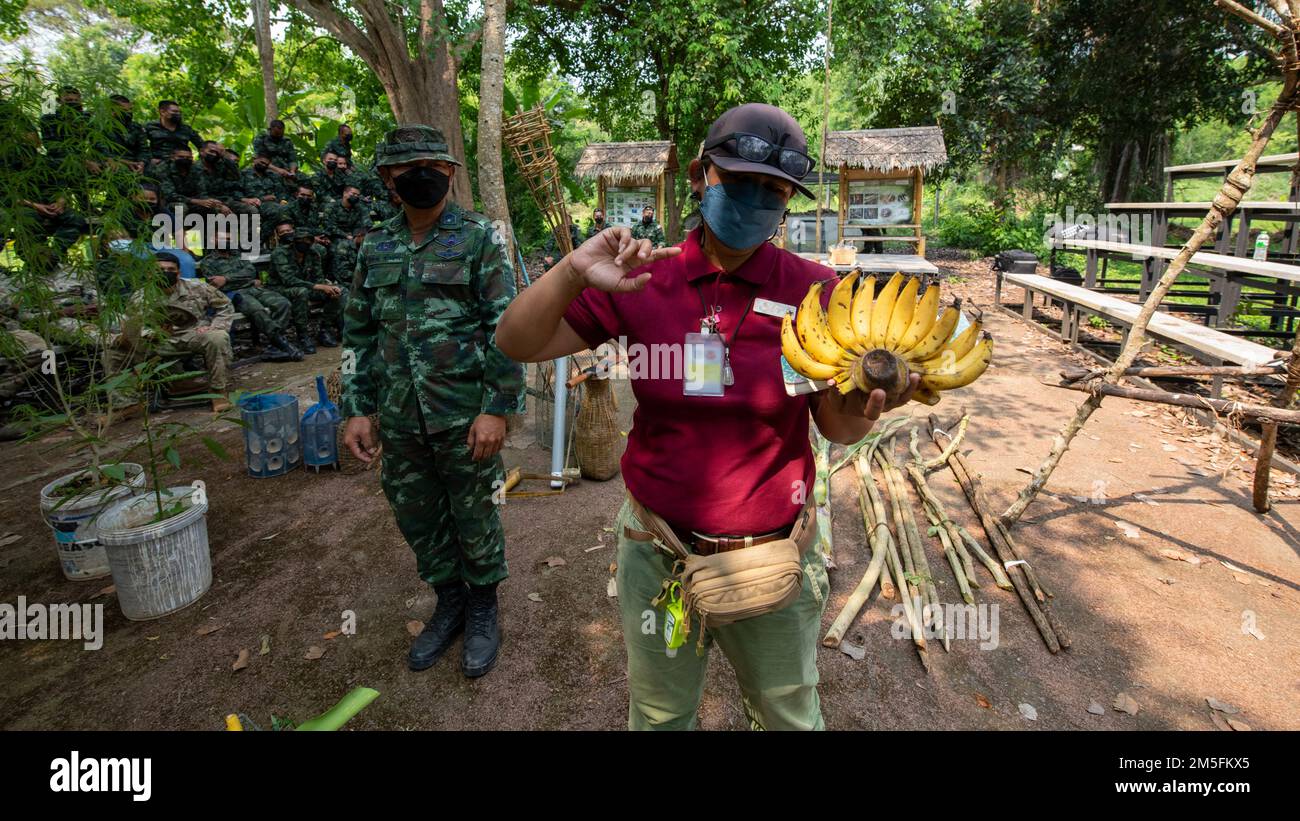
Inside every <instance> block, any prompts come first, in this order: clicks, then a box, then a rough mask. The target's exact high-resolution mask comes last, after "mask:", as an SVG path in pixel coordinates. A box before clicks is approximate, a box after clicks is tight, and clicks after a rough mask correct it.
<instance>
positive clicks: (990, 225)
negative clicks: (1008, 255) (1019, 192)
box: [939, 203, 1045, 256]
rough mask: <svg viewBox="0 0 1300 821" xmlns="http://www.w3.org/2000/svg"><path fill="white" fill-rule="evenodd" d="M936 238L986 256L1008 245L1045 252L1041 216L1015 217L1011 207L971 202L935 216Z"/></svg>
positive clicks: (1037, 252) (952, 245)
mask: <svg viewBox="0 0 1300 821" xmlns="http://www.w3.org/2000/svg"><path fill="white" fill-rule="evenodd" d="M939 240H940V242H942V243H943V244H944V245H946V246H951V247H953V248H966V249H969V250H972V251H978V252H979V253H980V254H981V255H983V256H990V255H992V254H996V253H998V252H1000V251H1005V250H1008V249H1011V248H1020V249H1023V250H1026V251H1032V252H1033V253H1036V254H1038V255H1040V256H1041V255H1042V254H1043V253H1045V246H1044V243H1043V220H1042V218H1041V217H1035V216H1028V217H1018V216H1016V214H1015V210H1014V209H1010V208H1008V209H1002V208H996V207H994V206H992V205H986V204H979V203H976V204H972V205H970V206H969V207H967V208H964V209H961V210H958V211H955V212H953V213H949V214H948V215H947V216H945V217H943V218H941V219H940V220H939Z"/></svg>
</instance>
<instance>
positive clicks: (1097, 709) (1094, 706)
mask: <svg viewBox="0 0 1300 821" xmlns="http://www.w3.org/2000/svg"><path fill="white" fill-rule="evenodd" d="M1088 712H1090V713H1092V714H1093V715H1095V716H1104V715H1106V708H1105V707H1103V706H1101V705H1100V704H1098V703H1097V702H1095V701H1094V702H1093V703H1091V704H1089V705H1088Z"/></svg>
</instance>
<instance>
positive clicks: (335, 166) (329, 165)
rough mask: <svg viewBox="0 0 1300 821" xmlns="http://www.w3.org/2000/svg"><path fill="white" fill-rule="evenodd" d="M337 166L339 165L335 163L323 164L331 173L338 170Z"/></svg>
mask: <svg viewBox="0 0 1300 821" xmlns="http://www.w3.org/2000/svg"><path fill="white" fill-rule="evenodd" d="M338 165H339V164H338V163H336V162H326V163H325V167H326V168H328V169H330V170H331V171H333V170H334V169H335V168H338Z"/></svg>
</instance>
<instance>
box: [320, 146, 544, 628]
mask: <svg viewBox="0 0 1300 821" xmlns="http://www.w3.org/2000/svg"><path fill="white" fill-rule="evenodd" d="M379 151H380V152H382V153H381V155H380V157H379V162H380V163H381V164H396V163H399V162H403V161H409V160H411V159H423V158H428V159H435V160H446V161H448V162H453V163H456V162H457V161H456V160H455V159H454V158H452V157H451V155H450V154H448V153H447V147H446V141H445V140H444V139H443V137H442V134H441V133H440V132H438V131H437V130H435V129H432V128H429V127H427V126H403V127H400V128H398V129H396V130H394V131H393V132H390V134H389V135H388V139H387V140H386V143H385V144H384V145H382V146H380V149H379ZM457 164H458V163H457ZM444 202H446V203H447V204H446V206H445V208H444V211H443V213H442V216H441V217H440V219H439V222H438V225H437V227H436V228H435V229H433V230H430V231H429V232H428V233H427V234H426V235H425V236H424V237H423V238H422V239H421V241H420V242H419V243H416V242H414V241H413V239H412V237H411V231H410V229H409V228H408V226H407V224H406V215H405V214H404V213H403V214H400V215H398V216H396V217H394V218H393V219H391V220H389V221H388V222H385V223H383V224H382V225H381V226H380V227H379V228H377V229H376V230H374V231H372V232H370V233H369V234H368V235H366V239H365V242H364V243H363V244H362V246H361V250H360V254H359V259H358V262H357V268H356V277H355V279H354V280H353V288H352V295H351V298H350V300H349V302H348V308H347V316H346V323H345V329H344V338H343V344H344V348H345V349H346V350H350V351H352V352H353V354H354V355H355V357H356V368H355V373H353V374H350V375H347V376H345V377H344V379H345V383H344V384H345V387H344V396H343V406H342V412H343V415H344V416H348V417H353V416H369V415H371V414H375V413H378V414H379V433H380V438H381V441H382V442H383V472H382V476H381V479H382V483H383V486H384V492H385V494H386V495H387V496H388V500H389V503H390V504H391V505H392V507H393V513H394V514H395V516H396V519H397V525H398V527H399V528H400V529H401V531H402V535H403V536H404V537H405V538H406V541H407V543H408V544H409V545H410V546H411V548H412V550H414V551H415V556H416V566H417V568H418V571H419V574H420V577H421V578H422V579H424V580H425V581H427V582H429V583H430V584H433V585H435V586H438V585H447V584H450V583H460V582H461V581H463V582H466V583H468V584H469V585H471V591H472V590H473V589H474V587H473V586H475V585H477V586H486V585H494V584H495V583H496V582H498V581H500V580H502V579H504V578H505V577H506V575H507V570H506V559H505V534H504V532H503V530H502V528H501V520H500V516H499V513H498V510H497V506H496V505H495V504H493V494H494V492H495V491H496V490H498V489H499V488H500V487H501V484H500V483H501V482H503V481H504V471H503V468H502V463H501V458H500V456H494V457H492V458H490V459H484V460H482V461H479V462H475V461H473V460H472V458H471V451H470V448H469V446H468V445H467V444H466V441H467V437H468V433H469V429H470V426H471V425H472V424H473V422H474V420H475V418H476V417H478V416H479V415H480V414H493V415H498V416H505V415H509V414H518V413H522V412H523V401H524V371H523V367H522V366H521V365H519V364H518V363H516V362H513V361H511V360H510V359H508V358H507V357H506V356H505V355H504V354H502V353H501V351H499V350H498V349H497V347H496V344H495V341H494V340H495V329H496V324H497V321H498V319H499V318H500V316H501V313H502V312H503V311H504V310H505V308H506V306H507V305H508V304H509V303H510V300H511V299H512V298H513V297H514V293H515V288H514V273H513V271H512V269H511V266H510V262H509V260H507V259H506V258H505V257H504V256H503V254H502V246H501V245H500V244H498V242H496V241H495V239H494V233H493V230H492V227H491V224H490V222H489V221H488V219H487V217H484V216H482V215H480V214H475V213H472V212H469V211H466V210H464V209H462V208H461V207H460V206H458V205H456V204H454V203H452V202H451V201H450V200H449V199H448V200H444ZM439 595H440V598H441V595H442V594H441V592H440V594H439ZM493 601H495V599H493ZM494 612H495V611H494ZM467 646H468V644H467Z"/></svg>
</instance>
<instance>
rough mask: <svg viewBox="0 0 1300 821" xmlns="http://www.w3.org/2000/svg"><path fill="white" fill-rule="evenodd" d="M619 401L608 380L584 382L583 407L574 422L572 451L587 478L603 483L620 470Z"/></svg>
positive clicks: (594, 379) (591, 379)
mask: <svg viewBox="0 0 1300 821" xmlns="http://www.w3.org/2000/svg"><path fill="white" fill-rule="evenodd" d="M621 438H622V435H621V434H620V433H619V430H618V403H617V401H615V399H614V392H613V391H612V390H611V389H610V384H609V380H608V379H596V378H594V377H593V378H590V379H587V380H586V381H585V382H583V399H582V408H581V410H579V411H578V421H577V423H576V424H575V425H574V431H573V450H574V455H575V456H576V457H577V458H578V467H579V468H580V469H581V471H582V476H583V478H584V479H594V480H596V481H598V482H603V481H605V480H607V479H613V478H614V477H615V476H617V475H618V470H619V457H620V456H621V454H620V453H619V447H618V445H619V439H621Z"/></svg>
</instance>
